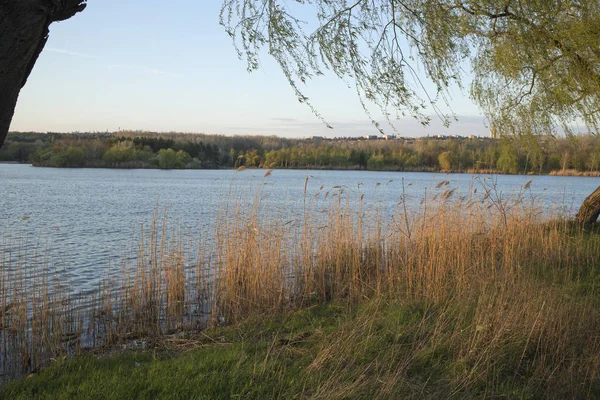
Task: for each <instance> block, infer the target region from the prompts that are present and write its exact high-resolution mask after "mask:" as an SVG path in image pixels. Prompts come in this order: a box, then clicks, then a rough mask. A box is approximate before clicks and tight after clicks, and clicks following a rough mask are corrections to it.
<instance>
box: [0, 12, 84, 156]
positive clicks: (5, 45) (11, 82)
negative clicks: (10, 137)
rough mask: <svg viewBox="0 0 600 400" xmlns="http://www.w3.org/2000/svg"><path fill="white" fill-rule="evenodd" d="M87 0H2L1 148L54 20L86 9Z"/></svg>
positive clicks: (0, 22)
mask: <svg viewBox="0 0 600 400" xmlns="http://www.w3.org/2000/svg"><path fill="white" fill-rule="evenodd" d="M85 1H86V0H0V147H2V144H3V143H4V139H5V138H6V134H7V133H8V129H9V128H10V123H11V121H12V117H13V115H14V112H15V106H16V105H17V99H18V97H19V92H20V91H21V88H22V87H23V86H24V85H25V83H26V82H27V78H28V77H29V74H30V73H31V70H32V69H33V66H34V64H35V62H36V61H37V59H38V56H39V55H40V53H41V52H42V49H43V48H44V45H45V44H46V41H47V40H48V33H49V30H48V28H49V26H50V24H51V23H52V22H55V21H62V20H65V19H68V18H71V17H72V16H73V15H75V14H77V13H78V12H80V11H82V10H83V9H84V8H85V6H86V4H85Z"/></svg>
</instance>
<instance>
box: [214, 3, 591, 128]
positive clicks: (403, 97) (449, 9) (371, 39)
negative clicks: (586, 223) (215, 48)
mask: <svg viewBox="0 0 600 400" xmlns="http://www.w3.org/2000/svg"><path fill="white" fill-rule="evenodd" d="M315 22H316V24H315ZM221 23H222V24H223V25H224V26H225V28H226V30H227V32H228V33H229V34H230V35H231V36H232V37H233V38H234V43H235V45H236V49H237V50H238V53H239V55H240V57H242V58H243V59H245V60H246V61H247V63H248V69H249V70H254V69H256V68H258V66H259V55H260V54H261V51H262V50H263V49H266V50H267V51H268V53H269V54H270V55H271V56H273V57H274V58H275V60H277V62H278V63H279V65H280V67H281V69H282V70H283V73H284V74H285V76H286V78H287V79H288V81H289V83H290V84H291V86H292V88H293V89H294V91H295V93H296V95H297V96H298V98H299V100H300V101H301V102H305V103H308V104H309V106H310V107H311V108H312V109H313V111H314V112H315V114H316V115H317V116H319V117H320V118H321V119H322V117H321V115H320V114H319V113H318V111H317V110H314V107H312V105H311V104H310V101H309V99H308V98H307V97H306V96H305V95H304V92H303V89H302V83H304V82H306V81H307V80H308V79H310V78H313V77H314V76H316V75H320V74H323V73H324V71H326V70H331V71H333V73H334V74H335V75H337V76H338V77H340V78H342V79H344V80H345V81H347V82H352V83H353V84H354V86H355V87H356V89H357V93H358V95H359V98H360V101H361V104H362V105H363V108H365V111H367V113H368V110H367V105H368V104H375V105H376V106H378V107H379V108H380V109H382V110H383V111H384V113H385V115H386V117H387V118H388V120H390V122H392V120H393V118H394V117H397V116H406V115H410V116H413V117H415V118H417V119H418V120H419V121H421V122H422V123H423V124H427V123H428V122H429V120H430V118H431V117H430V116H429V115H428V114H429V111H427V107H432V108H433V110H434V111H435V113H436V114H437V115H438V116H439V117H441V118H442V119H443V120H444V122H446V123H449V121H450V120H451V119H452V117H453V115H447V114H444V113H443V112H442V110H441V108H440V105H441V104H444V103H445V104H449V102H450V96H449V88H450V86H451V85H452V84H458V85H462V84H463V83H464V81H465V80H466V79H467V78H468V79H469V81H470V82H469V83H470V94H471V97H472V98H473V99H474V100H475V101H476V102H477V103H478V104H479V106H480V107H481V108H482V110H483V111H484V112H485V114H486V115H487V117H488V118H489V120H490V122H491V127H492V129H494V130H496V131H497V132H498V133H509V134H531V133H534V134H535V133H549V132H554V131H556V130H557V129H559V128H562V129H564V130H565V131H567V132H572V131H574V126H577V125H584V126H585V127H586V129H588V130H589V131H592V132H597V130H598V125H599V123H600V114H599V111H600V98H599V95H600V46H599V45H600V2H598V1H597V0H527V1H523V0H467V1H459V0H429V1H421V0H353V1H349V0H295V1H292V2H290V1H285V0H225V1H224V3H223V7H222V10H221ZM313 25H314V26H313ZM465 69H468V71H466V70H465ZM419 71H423V72H424V73H425V75H426V76H427V78H428V79H429V80H430V83H433V90H432V89H431V87H432V86H431V84H430V83H428V82H423V81H422V80H421V78H420V76H422V74H420V73H419ZM471 78H472V79H471ZM461 87H462V86H461ZM371 119H373V118H371Z"/></svg>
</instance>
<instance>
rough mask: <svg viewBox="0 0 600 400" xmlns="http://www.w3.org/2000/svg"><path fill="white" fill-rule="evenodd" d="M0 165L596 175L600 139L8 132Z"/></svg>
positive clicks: (591, 137)
mask: <svg viewBox="0 0 600 400" xmlns="http://www.w3.org/2000/svg"><path fill="white" fill-rule="evenodd" d="M0 161H17V162H30V163H32V164H33V165H35V166H41V167H67V168H79V167H91V168H162V169H181V168H190V169H193V168H198V169H200V168H239V167H242V166H244V167H250V168H302V169H305V168H316V169H364V170H373V171H378V170H389V171H453V172H473V171H479V172H497V173H507V174H516V173H525V174H527V173H536V174H543V173H581V174H592V175H593V174H598V171H599V170H600V138H599V137H598V136H596V135H578V136H572V135H571V136H568V137H552V136H511V137H503V138H501V139H488V138H475V139H466V138H451V139H446V140H441V139H437V138H417V139H399V140H362V139H348V138H344V139H320V140H310V139H286V138H278V137H275V136H221V135H196V134H179V133H169V134H159V133H151V132H140V131H133V132H118V133H74V134H61V133H31V132H30V133H22V132H13V133H10V134H9V135H8V137H7V140H6V143H5V144H4V146H3V147H2V149H0Z"/></svg>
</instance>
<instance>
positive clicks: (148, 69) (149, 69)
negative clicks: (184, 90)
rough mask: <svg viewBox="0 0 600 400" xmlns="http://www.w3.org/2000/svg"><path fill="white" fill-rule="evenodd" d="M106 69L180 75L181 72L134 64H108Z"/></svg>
mask: <svg viewBox="0 0 600 400" xmlns="http://www.w3.org/2000/svg"><path fill="white" fill-rule="evenodd" d="M108 69H128V70H134V71H139V72H145V73H149V74H153V75H166V76H182V75H181V74H177V73H174V72H169V71H165V70H162V69H158V68H153V67H148V66H145V65H136V64H110V65H109V66H108Z"/></svg>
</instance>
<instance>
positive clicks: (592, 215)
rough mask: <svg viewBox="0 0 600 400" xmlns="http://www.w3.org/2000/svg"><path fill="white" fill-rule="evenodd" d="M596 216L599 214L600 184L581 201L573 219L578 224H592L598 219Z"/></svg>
mask: <svg viewBox="0 0 600 400" xmlns="http://www.w3.org/2000/svg"><path fill="white" fill-rule="evenodd" d="M598 216H600V186H598V189H596V190H594V192H593V193H592V194H590V195H589V196H588V197H587V199H585V200H584V201H583V204H582V205H581V207H580V208H579V212H578V213H577V216H576V217H575V219H576V220H577V222H579V223H580V224H593V223H595V222H596V221H597V220H598Z"/></svg>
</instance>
